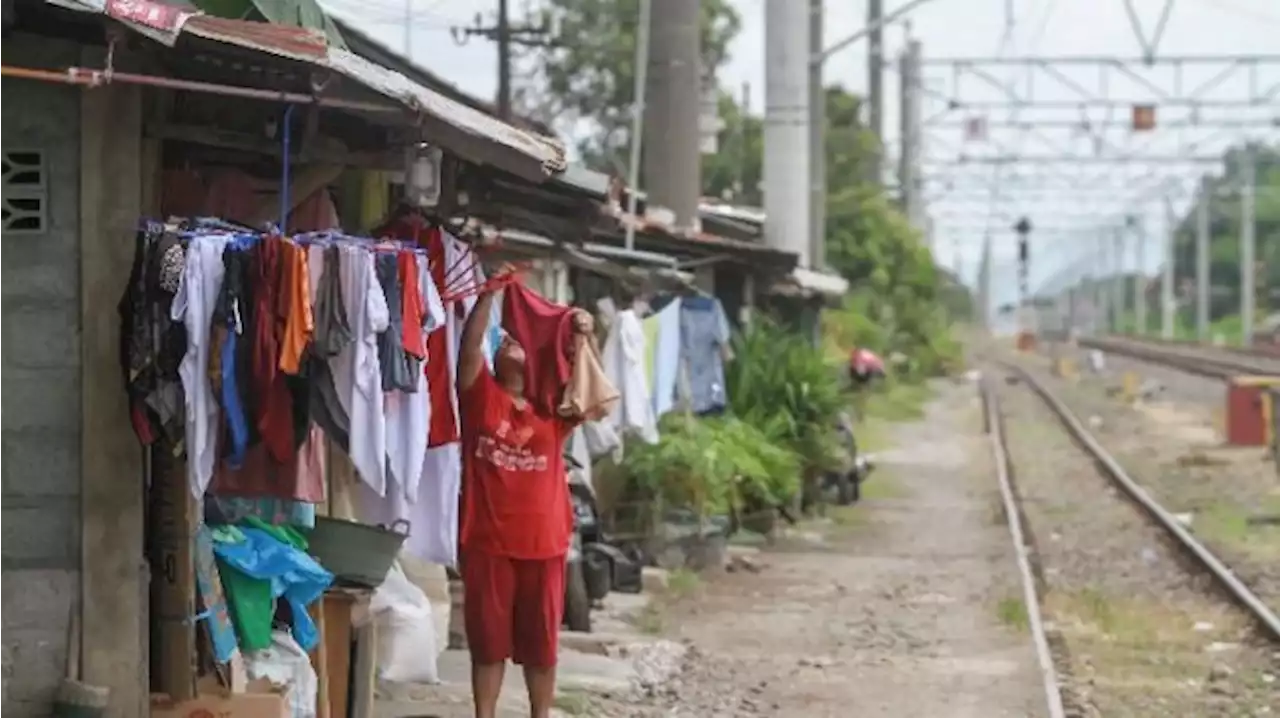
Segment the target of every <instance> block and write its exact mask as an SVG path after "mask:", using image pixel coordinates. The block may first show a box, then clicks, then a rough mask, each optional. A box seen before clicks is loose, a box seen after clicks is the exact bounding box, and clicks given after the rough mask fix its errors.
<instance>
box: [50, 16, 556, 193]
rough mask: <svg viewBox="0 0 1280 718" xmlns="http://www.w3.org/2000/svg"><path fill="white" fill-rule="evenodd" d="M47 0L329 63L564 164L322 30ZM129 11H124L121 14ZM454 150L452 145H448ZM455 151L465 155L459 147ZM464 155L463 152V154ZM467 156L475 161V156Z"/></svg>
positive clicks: (528, 139)
mask: <svg viewBox="0 0 1280 718" xmlns="http://www.w3.org/2000/svg"><path fill="white" fill-rule="evenodd" d="M46 1H47V2H49V3H50V4H54V5H59V6H61V7H66V8H70V9H72V10H78V11H81V12H90V13H96V14H101V15H106V16H108V17H112V18H113V19H116V20H118V21H119V22H121V23H123V24H125V25H127V26H129V27H130V28H132V29H134V30H136V31H138V32H140V33H142V34H144V35H146V36H148V37H151V38H153V39H155V40H157V41H159V42H162V43H164V44H166V45H168V46H170V47H172V46H173V45H174V44H176V42H177V40H178V37H179V36H180V35H183V34H187V35H193V36H196V37H201V38H204V39H206V40H211V41H214V42H220V43H225V44H228V45H235V46H237V47H242V48H246V49H250V50H255V51H258V52H263V53H266V54H270V55H274V56H276V57H283V58H287V59H291V60H296V61H299V62H305V63H309V64H313V65H318V66H321V67H326V68H329V69H331V70H333V71H335V72H338V73H340V74H342V75H345V76H346V77H348V78H350V79H352V80H355V81H356V82H358V83H360V84H361V85H364V86H365V87H367V88H369V89H371V90H373V91H375V92H377V93H379V94H381V95H383V96H385V97H388V98H390V99H393V100H395V101H397V102H399V103H400V104H402V105H404V106H405V107H407V108H409V109H410V110H412V111H414V112H418V113H422V114H425V115H429V116H431V117H433V118H435V119H437V120H439V121H441V122H444V123H446V124H448V125H449V126H451V127H453V128H456V129H457V130H459V131H461V132H463V133H466V134H468V135H471V136H473V137H476V138H479V139H481V140H485V141H487V142H489V143H492V144H494V145H497V146H498V147H499V148H501V149H504V150H506V151H510V152H516V153H519V154H521V155H524V156H525V157H526V158H529V159H533V160H535V161H536V162H537V163H538V164H539V165H540V166H541V167H542V171H543V173H544V174H545V175H547V176H550V175H553V174H558V173H561V172H563V171H564V169H565V151H564V145H562V144H561V143H560V142H559V141H558V140H555V139H552V138H550V137H544V136H541V135H538V134H535V133H532V132H527V131H525V130H521V129H519V128H516V127H513V126H511V125H509V124H507V123H505V122H503V121H501V120H499V119H497V118H496V117H493V116H491V115H488V114H485V113H484V112H481V111H479V110H476V109H474V108H471V107H468V106H466V105H464V104H462V103H460V102H458V101H456V100H453V99H451V98H449V97H446V96H445V95H442V94H440V93H439V92H437V91H435V90H432V89H430V88H428V87H424V86H423V85H420V84H418V83H416V82H414V81H413V80H410V79H409V78H408V77H405V76H404V75H402V74H400V73H398V72H395V71H394V70H390V69H388V68H385V67H382V66H381V65H376V64H374V63H372V62H369V61H368V60H365V59H364V58H362V57H360V56H358V55H355V54H354V53H351V52H348V51H347V50H343V49H341V48H335V47H331V46H330V45H329V44H328V42H327V41H326V39H325V36H324V34H323V33H321V32H319V31H316V30H309V29H306V28H299V27H293V26H289V25H275V24H270V23H262V22H251V21H248V20H230V19H226V18H217V17H211V16H208V15H198V14H189V13H187V12H180V13H178V15H179V17H178V19H177V20H176V21H172V20H170V16H171V11H174V10H183V9H182V8H176V7H175V6H172V5H167V4H165V3H160V2H155V0H131V1H130V2H120V1H119V0H113V1H107V0H46ZM148 7H150V8H154V9H163V10H165V11H166V12H165V13H163V15H165V16H166V17H165V18H164V21H161V22H156V23H149V22H146V13H145V12H141V11H140V8H142V9H145V8H148ZM122 10H127V12H128V14H127V15H126V14H122ZM448 149H451V150H454V151H457V150H456V149H455V148H448ZM459 154H463V153H461V152H459ZM464 156H466V155H465V154H464ZM468 159H473V160H478V158H476V157H468Z"/></svg>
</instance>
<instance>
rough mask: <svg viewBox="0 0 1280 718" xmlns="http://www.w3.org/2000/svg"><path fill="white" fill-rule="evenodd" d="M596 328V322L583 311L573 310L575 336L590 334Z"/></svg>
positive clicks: (589, 314)
mask: <svg viewBox="0 0 1280 718" xmlns="http://www.w3.org/2000/svg"><path fill="white" fill-rule="evenodd" d="M595 328H596V320H595V319H593V318H592V317H591V313H590V312H588V311H587V310H585V309H574V310H573V331H574V332H575V333H577V334H590V333H591V332H592V331H594V330H595Z"/></svg>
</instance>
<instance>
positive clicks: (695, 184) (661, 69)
mask: <svg viewBox="0 0 1280 718" xmlns="http://www.w3.org/2000/svg"><path fill="white" fill-rule="evenodd" d="M650 1H651V2H652V9H651V11H650V62H649V70H650V73H649V77H648V84H649V87H648V91H647V99H648V103H647V104H648V107H646V111H645V113H644V134H645V136H646V137H649V138H656V139H655V141H653V142H651V143H650V144H649V146H648V147H646V148H645V151H644V159H643V167H644V188H645V191H646V192H647V193H648V196H649V200H650V202H652V203H653V204H654V205H657V206H662V207H666V208H667V209H670V210H671V211H672V212H674V213H675V216H676V225H677V226H679V227H692V226H694V223H695V222H696V221H697V217H698V199H699V197H700V196H701V187H702V153H701V148H700V143H699V136H698V115H699V112H700V110H701V107H702V58H701V51H700V47H699V46H700V40H699V37H700V29H699V17H700V13H699V6H700V5H701V3H700V2H699V0H650Z"/></svg>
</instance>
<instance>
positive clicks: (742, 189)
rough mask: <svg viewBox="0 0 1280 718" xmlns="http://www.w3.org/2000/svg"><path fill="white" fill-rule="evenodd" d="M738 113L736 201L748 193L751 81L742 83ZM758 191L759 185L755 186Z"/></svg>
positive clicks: (735, 175) (735, 172) (735, 170)
mask: <svg viewBox="0 0 1280 718" xmlns="http://www.w3.org/2000/svg"><path fill="white" fill-rule="evenodd" d="M740 102H741V104H740V105H739V107H741V108H742V110H741V112H740V113H739V114H738V166H737V167H735V168H734V178H735V181H734V201H735V202H741V201H742V200H741V198H742V197H743V196H744V195H746V194H747V120H748V119H749V118H750V117H751V83H749V82H744V83H742V100H741V101H740ZM754 189H756V190H757V191H758V190H759V189H760V188H759V187H756V188H754Z"/></svg>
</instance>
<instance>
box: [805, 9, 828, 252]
mask: <svg viewBox="0 0 1280 718" xmlns="http://www.w3.org/2000/svg"><path fill="white" fill-rule="evenodd" d="M822 2H823V0H809V54H810V56H811V57H818V56H819V55H821V53H822ZM822 65H823V63H822V62H821V61H810V62H809V158H810V159H809V232H810V238H809V265H810V266H811V267H813V268H814V269H821V268H822V266H823V263H824V261H825V256H824V255H825V253H824V252H823V250H824V249H825V246H824V245H825V240H826V217H827V162H826V156H827V153H826V148H825V147H824V146H823V144H824V143H823V137H824V133H825V131H826V124H827V97H826V92H824V91H823V88H822Z"/></svg>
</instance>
